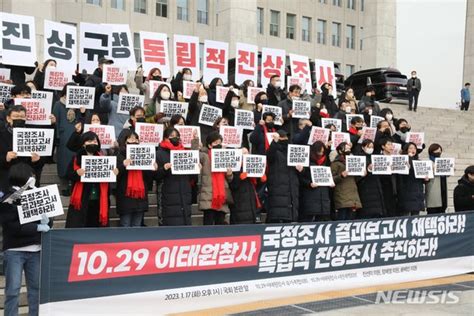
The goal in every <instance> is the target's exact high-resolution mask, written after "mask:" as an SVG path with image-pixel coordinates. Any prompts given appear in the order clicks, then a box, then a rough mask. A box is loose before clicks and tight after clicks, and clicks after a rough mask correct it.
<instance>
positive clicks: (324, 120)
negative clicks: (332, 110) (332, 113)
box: [321, 117, 342, 132]
mask: <svg viewBox="0 0 474 316" xmlns="http://www.w3.org/2000/svg"><path fill="white" fill-rule="evenodd" d="M321 125H322V127H324V128H327V126H328V125H334V126H336V131H337V132H341V131H342V120H340V119H334V118H324V117H323V118H321Z"/></svg>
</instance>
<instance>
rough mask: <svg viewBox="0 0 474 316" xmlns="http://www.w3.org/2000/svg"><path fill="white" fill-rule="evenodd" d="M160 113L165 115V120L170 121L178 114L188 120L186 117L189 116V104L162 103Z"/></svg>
mask: <svg viewBox="0 0 474 316" xmlns="http://www.w3.org/2000/svg"><path fill="white" fill-rule="evenodd" d="M157 111H158V109H157ZM159 112H162V113H163V114H164V115H165V116H164V118H165V119H168V120H169V119H171V117H172V116H173V115H176V114H178V115H181V116H182V117H184V119H186V116H188V102H178V101H161V103H160V111H159Z"/></svg>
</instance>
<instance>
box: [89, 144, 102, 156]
mask: <svg viewBox="0 0 474 316" xmlns="http://www.w3.org/2000/svg"><path fill="white" fill-rule="evenodd" d="M99 150H100V148H99V145H96V144H89V145H86V151H87V152H88V153H89V154H96V153H97V152H98V151H99Z"/></svg>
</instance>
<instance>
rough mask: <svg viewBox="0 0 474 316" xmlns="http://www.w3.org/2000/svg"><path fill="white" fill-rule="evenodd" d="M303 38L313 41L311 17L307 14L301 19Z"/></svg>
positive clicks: (306, 40) (304, 40)
mask: <svg viewBox="0 0 474 316" xmlns="http://www.w3.org/2000/svg"><path fill="white" fill-rule="evenodd" d="M301 40H302V41H303V42H311V18H308V17H306V16H304V17H303V19H302V20H301Z"/></svg>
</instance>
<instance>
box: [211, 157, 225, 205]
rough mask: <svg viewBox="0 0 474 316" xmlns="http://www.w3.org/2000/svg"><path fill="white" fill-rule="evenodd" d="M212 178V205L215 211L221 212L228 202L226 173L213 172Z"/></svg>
mask: <svg viewBox="0 0 474 316" xmlns="http://www.w3.org/2000/svg"><path fill="white" fill-rule="evenodd" d="M208 154H209V161H211V162H212V156H211V150H210V149H209V153H208ZM211 177H212V203H211V208H212V209H213V210H220V209H221V208H222V205H224V203H225V201H226V192H225V172H211Z"/></svg>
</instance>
